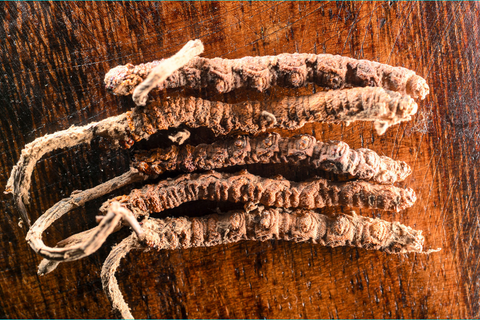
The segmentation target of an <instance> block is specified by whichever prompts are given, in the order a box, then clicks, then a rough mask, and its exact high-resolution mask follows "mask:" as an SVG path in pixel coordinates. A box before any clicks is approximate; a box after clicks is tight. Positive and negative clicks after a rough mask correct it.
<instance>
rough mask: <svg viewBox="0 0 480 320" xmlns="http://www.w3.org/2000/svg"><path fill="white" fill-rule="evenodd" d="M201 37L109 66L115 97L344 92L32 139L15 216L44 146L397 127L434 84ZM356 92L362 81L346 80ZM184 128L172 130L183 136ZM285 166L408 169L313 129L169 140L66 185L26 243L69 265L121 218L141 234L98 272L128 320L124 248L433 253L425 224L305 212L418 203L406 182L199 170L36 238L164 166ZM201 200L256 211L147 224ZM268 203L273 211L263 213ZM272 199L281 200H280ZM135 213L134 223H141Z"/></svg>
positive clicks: (144, 114) (118, 121)
mask: <svg viewBox="0 0 480 320" xmlns="http://www.w3.org/2000/svg"><path fill="white" fill-rule="evenodd" d="M202 52H203V45H202V43H201V42H200V41H199V40H195V41H190V42H188V43H187V44H186V45H185V46H184V47H183V48H182V49H181V50H180V51H179V52H178V53H177V54H175V55H174V56H172V57H171V58H168V59H165V60H162V61H154V62H152V63H147V64H142V65H139V66H133V65H131V64H128V65H126V66H119V67H116V68H114V69H112V70H110V71H109V72H108V74H107V75H106V77H105V82H106V86H107V88H108V89H110V90H112V91H113V92H114V93H115V94H130V93H133V100H134V102H135V103H136V105H137V106H143V105H145V104H146V102H147V98H148V93H149V92H150V90H152V89H153V88H156V87H157V88H159V89H165V88H174V87H181V86H185V87H190V88H195V89H200V88H213V89H215V90H217V91H218V92H220V93H224V92H229V91H231V90H234V89H236V88H241V87H245V86H250V87H253V88H256V89H257V90H259V91H264V90H266V89H268V88H270V87H271V86H274V85H278V86H286V87H300V86H304V85H306V84H308V83H314V84H317V85H320V86H323V87H329V88H334V89H342V90H335V91H327V92H319V93H316V94H313V95H309V96H302V97H284V98H281V99H277V100H274V101H261V102H259V101H246V102H242V103H237V104H227V103H223V102H214V101H208V100H203V99H200V98H192V97H179V98H173V99H168V100H166V101H162V102H155V103H150V104H149V105H148V106H146V107H145V108H140V107H136V108H134V109H133V110H132V111H129V112H126V113H124V114H122V115H119V116H116V117H111V118H108V119H105V120H103V121H100V122H96V123H91V124H89V125H87V126H83V127H74V126H73V127H71V128H69V129H67V130H64V131H60V132H57V133H54V134H51V135H46V136H44V137H42V138H39V139H36V140H35V141H34V142H32V143H29V144H28V145H26V147H25V149H24V150H22V155H21V157H20V160H19V162H18V164H17V165H16V166H14V168H13V170H12V174H11V176H10V178H9V180H8V182H7V187H6V192H7V193H13V195H14V200H15V203H16V205H17V208H18V209H19V212H20V214H21V217H22V219H23V221H24V222H25V223H26V225H27V226H30V221H29V218H28V213H27V211H26V208H25V205H24V201H25V202H27V203H28V190H29V188H30V183H31V174H32V171H33V168H34V166H35V164H36V162H37V161H38V160H39V159H40V158H41V157H42V156H43V155H44V154H46V153H48V152H51V151H53V150H56V149H59V148H66V147H72V146H75V145H78V144H80V143H89V142H91V140H92V139H94V138H95V137H98V136H99V137H104V138H108V139H110V140H111V141H112V142H113V144H112V145H114V146H117V145H118V144H120V145H123V146H125V147H130V146H131V145H132V144H133V143H134V142H135V141H139V140H141V139H148V138H149V137H150V136H151V135H152V134H154V133H156V132H157V131H158V130H165V129H168V128H174V127H178V126H180V125H185V126H187V127H191V128H196V127H207V128H210V129H211V130H212V131H213V132H214V133H215V134H216V135H226V134H229V133H234V132H243V133H247V134H251V135H256V134H259V133H262V132H263V131H265V130H266V129H270V128H281V129H289V130H292V129H297V128H300V127H302V126H303V125H304V124H305V123H308V122H339V121H345V122H347V123H349V122H351V121H373V122H374V126H375V129H376V130H377V132H378V134H383V133H384V132H385V130H386V129H387V128H388V127H389V126H391V125H395V124H398V123H399V122H401V121H406V120H410V118H411V116H412V115H413V114H415V113H416V111H417V105H416V103H415V102H414V100H413V99H412V98H410V97H409V96H407V95H406V94H408V95H411V96H412V97H413V98H421V99H423V98H424V97H425V95H426V94H428V92H429V88H428V85H427V84H426V82H425V80H424V79H423V78H421V77H419V76H417V75H416V74H415V72H413V71H410V70H407V69H404V68H400V67H392V66H388V65H384V64H380V63H376V62H371V61H366V60H355V59H351V58H345V57H340V56H332V55H313V54H281V55H278V56H266V57H245V58H243V59H237V60H228V59H220V58H215V59H206V58H200V57H198V55H199V54H200V53H202ZM355 86H360V87H363V88H351V89H343V88H350V87H355ZM188 135H189V132H186V133H182V134H179V135H175V136H170V137H169V138H170V139H171V140H172V141H178V142H179V143H183V141H184V140H185V139H186V138H188ZM279 162H283V163H292V164H304V165H308V166H311V167H314V168H321V169H325V170H330V171H332V172H334V173H342V174H343V173H347V174H350V175H352V176H355V177H357V178H359V179H370V180H373V181H375V182H379V183H394V182H395V181H400V180H403V179H404V178H405V177H406V176H407V175H408V174H409V173H410V168H409V167H408V165H406V164H405V163H404V162H401V161H394V160H392V159H390V158H387V157H381V156H379V155H378V154H376V153H375V152H373V151H371V150H368V149H358V150H352V149H350V148H349V147H348V145H346V144H345V143H343V142H339V141H333V142H327V143H322V142H319V141H316V140H315V138H314V137H312V136H308V135H302V136H297V137H293V138H285V139H283V138H281V137H280V136H279V135H278V134H265V135H262V136H260V137H256V138H250V137H247V136H240V137H237V138H233V139H227V140H224V141H217V142H215V143H213V144H212V145H199V146H196V147H192V146H185V147H182V148H180V147H176V146H173V147H171V148H170V149H168V150H167V151H166V150H160V149H159V150H153V151H147V152H144V153H140V154H138V155H137V156H136V161H135V163H134V166H133V167H131V168H130V171H129V172H127V173H125V174H123V175H121V176H118V177H116V178H114V179H111V180H110V181H107V182H105V183H103V184H101V185H99V186H97V187H94V188H91V189H88V190H85V191H77V192H74V193H72V195H71V196H70V197H69V198H66V199H63V200H61V201H60V202H58V203H57V204H55V205H54V206H53V207H52V208H50V209H49V210H47V211H46V212H45V214H44V215H42V216H41V217H40V218H39V219H38V220H37V221H36V222H35V223H34V225H33V226H32V228H31V229H30V230H29V231H28V233H27V237H26V240H27V242H28V243H29V244H30V246H31V247H32V248H33V249H34V250H35V252H37V253H39V254H40V255H42V256H43V257H44V258H45V259H44V260H43V261H42V262H41V263H40V266H39V273H40V274H46V273H49V272H51V271H52V270H54V269H55V268H56V267H57V266H58V264H59V263H61V262H63V261H72V260H77V259H80V258H82V257H85V256H87V255H89V254H91V253H93V252H95V251H96V250H97V249H98V248H99V247H100V246H101V245H102V244H103V243H104V242H105V239H106V238H107V237H108V235H110V234H111V233H112V232H115V231H116V230H118V229H120V228H121V227H122V225H123V224H122V221H123V223H126V224H128V225H130V226H131V227H132V228H133V229H134V231H135V233H134V234H132V235H131V236H129V237H128V238H127V239H125V240H123V241H122V242H121V243H120V244H119V245H117V246H116V247H115V248H114V249H113V250H112V252H111V253H110V255H109V256H108V258H107V260H106V262H105V264H104V267H103V269H102V283H103V286H104V289H105V291H106V292H107V295H108V296H109V298H110V299H111V300H112V304H113V306H114V309H115V310H118V311H119V312H120V313H121V315H122V316H123V317H126V318H132V315H131V313H130V311H129V308H128V306H127V305H126V303H125V301H124V300H123V297H122V294H121V292H120V290H119V288H118V284H117V281H116V279H115V277H114V274H115V271H116V269H117V268H118V265H119V263H120V259H121V258H123V257H124V256H125V255H126V254H127V253H128V252H129V251H130V250H131V249H157V250H160V249H170V250H172V249H184V248H191V247H208V246H213V245H219V244H225V243H231V242H236V241H241V240H256V241H265V240H269V239H283V240H287V241H295V242H302V241H310V242H312V243H318V244H322V245H324V246H330V247H336V246H354V247H359V248H365V249H372V250H381V251H384V252H387V253H408V252H417V253H430V252H433V251H435V250H428V251H426V252H424V251H423V241H424V238H423V236H422V235H421V231H416V230H413V229H411V228H409V227H406V226H404V225H402V224H400V223H398V222H395V223H390V222H386V221H383V220H379V219H370V218H365V217H359V216H357V215H355V214H353V215H352V216H349V215H338V216H336V217H327V216H325V215H322V214H319V213H317V212H314V211H312V210H311V209H314V208H323V207H326V206H347V207H358V208H376V209H383V210H397V211H398V210H401V209H404V208H407V207H410V206H411V205H413V203H414V202H415V200H416V197H415V193H414V192H413V190H411V189H402V188H397V187H394V186H392V185H376V184H370V183H368V182H365V181H350V182H331V181H328V180H325V179H313V180H311V181H306V182H291V181H288V180H285V179H283V178H282V177H277V178H275V179H268V178H262V177H258V176H254V175H252V174H249V173H247V172H245V171H242V172H240V173H238V174H226V173H217V172H207V173H204V174H187V175H184V176H181V177H179V178H177V179H168V180H166V181H162V182H160V183H158V184H156V185H146V186H144V187H143V188H141V189H136V190H133V191H132V192H131V193H130V195H128V196H126V195H124V196H120V197H116V198H114V199H113V200H109V201H107V202H106V203H105V204H104V205H103V206H102V208H101V211H103V212H104V213H106V214H105V215H104V216H102V217H99V218H98V220H100V224H99V225H98V226H97V227H95V228H92V229H90V230H87V231H84V232H82V233H79V234H75V235H73V236H71V237H69V238H67V239H65V240H63V241H61V242H59V243H58V244H57V246H56V247H54V248H51V247H48V246H46V245H45V244H44V243H43V240H42V234H43V232H44V231H45V230H46V229H47V228H48V227H49V226H50V225H51V224H52V223H53V222H55V221H56V220H58V219H59V218H60V217H62V216H63V215H64V214H65V213H67V212H69V211H71V210H72V209H74V208H76V207H78V206H80V205H83V204H85V203H86V202H87V201H90V200H92V199H95V198H97V197H99V196H102V195H104V194H107V193H109V192H111V191H112V190H115V189H118V188H120V187H122V186H126V185H128V184H130V183H132V182H138V181H143V180H146V179H147V178H149V177H150V176H155V175H157V174H160V173H163V172H164V171H165V170H175V169H182V170H185V171H194V170H197V169H203V170H205V169H213V168H222V167H225V166H231V165H243V164H250V163H279ZM196 200H214V201H230V202H240V203H248V204H249V206H250V207H252V206H253V208H252V209H245V210H244V211H232V212H229V213H227V214H225V215H209V216H205V217H202V218H167V219H164V220H159V219H150V218H149V215H150V213H152V212H161V211H164V210H167V209H171V208H174V207H178V206H179V205H181V204H182V203H185V202H189V201H196ZM263 206H266V207H268V208H265V207H263ZM274 207H275V208H274ZM137 219H141V220H142V225H140V224H139V222H138V221H137Z"/></svg>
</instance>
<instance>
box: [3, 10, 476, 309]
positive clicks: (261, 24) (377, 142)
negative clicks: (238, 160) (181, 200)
mask: <svg viewBox="0 0 480 320" xmlns="http://www.w3.org/2000/svg"><path fill="white" fill-rule="evenodd" d="M0 17H1V19H0V43H1V45H0V62H1V63H0V110H1V116H0V123H1V130H0V185H1V186H2V188H3V187H4V185H5V183H6V181H7V178H8V176H9V174H10V171H11V169H12V167H13V165H14V164H15V163H16V162H17V161H18V159H19V156H20V152H21V150H22V148H23V147H24V146H25V144H26V143H28V142H31V141H33V140H34V139H35V138H38V137H41V136H43V135H44V134H47V133H53V132H55V131H58V130H62V129H66V128H68V127H70V126H71V125H85V124H87V123H90V122H92V121H98V120H101V119H104V118H107V117H109V116H113V115H117V114H120V113H122V112H125V111H126V110H129V109H130V108H132V107H133V102H132V100H131V97H117V96H114V95H112V94H111V93H109V92H107V91H106V90H105V88H104V85H103V78H104V75H105V73H106V72H107V71H108V70H109V69H110V68H112V67H114V66H117V65H119V64H125V63H128V62H132V63H135V64H136V63H141V62H146V61H151V60H154V59H158V58H162V57H168V56H170V55H171V54H173V53H175V52H176V51H177V50H178V49H180V48H181V47H182V46H183V44H185V43H186V42H187V41H188V40H190V39H201V40H202V41H203V43H204V45H205V53H204V54H203V56H205V57H217V56H218V57H224V58H240V57H243V56H247V55H251V56H259V55H275V54H280V53H284V52H287V53H293V52H306V53H331V54H341V55H345V56H348V57H353V58H358V59H368V60H374V61H378V62H381V63H387V64H391V65H395V66H403V67H406V68H409V69H412V70H414V71H416V72H417V73H418V74H419V75H421V76H423V77H424V78H426V79H427V82H428V83H429V85H430V89H431V92H430V95H428V97H427V98H426V99H425V100H424V101H421V102H419V112H418V114H417V115H416V116H415V118H414V119H413V120H412V121H410V122H408V123H402V124H401V125H398V126H395V127H392V128H390V129H389V130H388V131H387V132H386V134H385V135H383V136H378V135H377V134H376V132H375V131H374V129H373V125H372V124H371V123H354V124H351V125H350V126H345V125H344V124H338V125H334V124H315V125H307V126H305V127H304V128H302V129H301V130H298V131H297V132H295V133H300V132H301V133H311V134H314V135H315V136H316V137H317V138H318V139H321V140H329V139H338V140H344V141H346V142H347V143H349V145H350V146H351V147H353V148H360V147H367V148H371V149H373V150H375V151H376V152H378V153H379V154H382V155H387V156H390V157H393V158H394V159H400V160H404V161H406V162H408V163H409V164H410V165H411V166H412V168H413V173H412V175H411V176H410V177H409V178H408V179H407V180H406V181H405V182H402V183H400V184H398V185H399V186H402V187H407V186H408V187H411V188H413V189H414V190H416V192H417V197H418V200H417V202H416V204H415V205H414V206H413V207H412V208H410V209H408V210H404V211H402V212H399V213H388V212H382V211H379V210H357V213H360V214H362V215H365V216H369V217H381V218H382V219H385V220H388V221H400V222H401V223H403V224H406V225H408V226H411V227H413V228H416V229H421V230H424V235H425V237H426V246H427V248H437V247H441V248H442V251H440V252H438V253H433V254H430V255H422V254H406V255H387V254H384V253H379V252H374V251H367V250H363V249H355V248H343V247H341V248H333V249H332V248H325V247H322V246H320V245H313V244H309V243H300V244H299V243H289V242H283V241H270V242H265V243H257V242H241V243H237V244H232V245H226V246H219V247H213V248H207V249H205V248H199V249H189V250H180V251H170V252H167V251H165V252H158V253H155V252H150V253H143V252H133V253H130V254H129V255H128V256H127V258H126V259H125V260H124V261H123V262H122V264H121V266H120V268H119V271H118V273H117V277H118V279H119V283H120V287H121V290H122V292H123V293H124V295H125V299H126V301H127V302H128V304H129V305H130V306H131V308H132V313H133V315H134V316H136V317H137V318H146V317H154V318H264V317H265V318H426V317H428V318H460V317H472V318H475V317H478V316H479V306H480V305H479V304H478V299H479V294H480V292H479V288H480V272H479V263H478V261H479V260H478V259H477V258H476V257H477V255H478V253H479V251H480V244H479V239H480V237H479V227H480V221H479V217H478V213H479V212H478V211H479V209H478V208H479V207H478V205H479V200H480V194H479V192H480V190H479V188H478V184H477V183H476V178H477V176H478V169H477V165H478V163H479V157H480V148H479V143H480V140H479V137H480V128H479V118H480V115H479V112H478V110H479V109H478V106H479V100H480V98H479V97H480V92H479V91H480V81H479V76H478V68H479V65H478V64H479V61H480V32H479V31H480V30H479V21H480V4H479V3H478V2H440V3H439V2H400V3H397V2H393V1H390V2H337V3H335V2H328V3H323V2H308V3H306V2H174V3H173V2H172V3H169V2H148V3H143V2H121V3H120V2H118V3H110V2H94V3H83V2H82V3H80V2H79V3H77V2H67V3H63V2H55V3H45V2H37V3H32V2H24V3H14V2H5V3H0ZM314 90H315V88H313V87H312V86H310V87H307V88H304V89H301V90H293V89H288V90H287V89H279V88H274V89H272V90H269V91H267V92H266V93H261V94H260V93H256V92H253V91H251V90H250V91H249V90H242V91H236V92H233V93H229V94H226V95H223V96H221V95H214V94H212V93H211V92H208V91H202V92H193V91H188V92H187V91H185V90H171V91H169V92H167V93H164V95H165V94H168V95H180V94H194V95H197V96H202V97H204V98H209V99H221V100H223V101H227V102H234V101H241V100H245V99H271V98H273V97H278V96H284V95H295V94H309V93H312V92H313V91H314ZM161 95H162V94H158V93H157V94H153V96H154V97H155V96H156V97H157V98H159V97H160V98H161ZM171 132H175V130H173V131H171ZM288 134H293V133H288ZM165 137H166V134H165V133H160V134H159V135H158V137H157V140H158V141H161V143H164V142H165V140H166V138H165ZM191 140H192V143H200V142H208V141H213V135H212V134H211V133H210V132H209V131H208V130H198V131H195V132H194V136H193V138H192V139H191ZM140 145H141V144H140ZM140 147H141V146H140ZM132 152H133V151H132V150H114V149H111V148H110V145H109V143H108V142H107V141H106V140H102V139H95V140H94V141H93V143H92V144H91V145H80V146H77V147H74V148H71V149H67V150H59V151H57V152H52V153H50V154H47V155H46V156H45V157H44V158H42V160H41V161H39V162H38V163H37V166H36V169H35V171H34V174H33V184H32V188H31V195H32V201H31V204H30V205H29V206H28V211H29V212H30V215H31V217H32V218H33V219H36V218H38V216H39V215H40V214H41V213H42V212H44V211H45V210H47V209H48V208H49V207H51V206H52V205H53V204H54V203H56V202H57V201H59V200H60V199H62V198H64V197H67V196H69V195H70V193H71V192H72V191H74V190H77V189H82V190H83V189H86V188H90V187H93V186H96V185H98V184H100V183H101V182H104V181H107V180H108V179H111V178H113V177H115V176H117V175H119V174H121V173H123V172H125V171H127V170H128V166H129V162H130V158H131V155H132ZM248 169H249V170H250V171H251V172H252V173H259V174H262V175H264V176H273V175H275V174H283V175H284V176H285V177H287V178H291V179H297V180H298V179H304V178H306V177H308V176H311V175H313V174H314V172H309V171H308V170H307V169H305V168H304V169H297V168H292V167H288V166H263V167H262V166H249V167H248ZM232 170H233V169H232ZM232 170H230V171H232ZM176 174H178V173H175V174H170V175H169V176H175V175H176ZM324 175H325V176H329V175H327V174H324ZM329 177H330V176H329ZM333 178H334V177H333ZM130 188H131V187H130ZM130 188H125V189H123V190H120V191H119V192H117V193H115V194H122V193H127V192H128V191H129V190H130ZM111 196H112V195H109V197H111ZM109 197H103V198H100V199H97V200H96V201H92V202H91V203H88V204H87V205H86V206H85V207H82V208H79V209H78V210H76V211H74V212H73V213H71V214H69V215H68V216H66V217H64V218H62V219H61V220H60V221H59V222H57V223H56V224H55V225H54V226H52V227H51V228H50V229H48V232H47V233H46V236H45V241H46V242H47V244H50V245H54V244H55V243H56V242H57V241H59V240H60V239H63V238H65V237H67V236H69V235H71V234H73V233H76V232H78V231H81V230H86V229H87V228H91V227H93V226H94V225H95V218H94V216H95V215H96V214H97V210H98V208H99V206H100V205H101V203H102V202H103V201H105V200H106V199H108V198H109ZM216 205H217V204H215V203H207V202H205V203H201V204H200V205H199V204H198V203H196V204H188V205H185V206H182V207H181V208H179V209H178V210H173V211H170V212H166V213H164V214H163V216H167V215H180V214H187V215H201V214H207V213H210V212H211V210H213V209H214V208H215V207H216ZM221 206H222V208H229V207H230V205H228V204H221ZM0 210H1V212H2V213H3V214H2V215H1V217H0V244H1V249H0V317H8V318H111V317H114V314H113V312H112V311H111V306H110V303H109V301H108V300H107V298H106V296H105V294H104V293H103V290H102V285H101V281H100V270H101V267H102V263H103V261H104V260H105V258H106V256H107V255H108V253H109V251H110V249H111V247H112V246H113V245H114V244H115V243H118V242H119V241H121V240H122V239H123V238H124V237H126V236H127V235H128V234H129V231H127V230H123V231H120V232H118V233H116V234H113V235H111V236H110V237H109V239H108V241H107V243H106V244H104V245H103V246H102V248H101V249H100V250H98V252H96V253H95V254H93V255H91V256H90V257H87V258H85V259H82V260H79V261H75V262H70V263H64V264H62V265H60V266H59V268H58V269H57V270H56V271H54V272H53V273H51V274H49V275H47V276H44V277H40V276H38V275H37V273H36V271H37V265H38V263H39V262H40V260H41V257H40V256H38V255H36V254H35V253H34V252H33V250H32V249H31V248H30V247H29V246H28V245H27V244H26V242H25V240H24V237H25V228H23V229H21V228H20V227H19V226H18V222H19V218H18V217H19V216H18V213H17V211H16V209H15V208H14V206H13V203H12V201H11V197H10V196H7V195H1V198H0ZM342 211H343V212H349V209H348V208H338V209H332V210H330V211H329V212H331V213H336V212H342Z"/></svg>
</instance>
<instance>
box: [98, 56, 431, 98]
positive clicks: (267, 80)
mask: <svg viewBox="0 0 480 320" xmlns="http://www.w3.org/2000/svg"><path fill="white" fill-rule="evenodd" d="M163 62H164V60H159V61H153V62H149V63H142V64H139V65H137V66H134V65H132V64H126V65H122V66H117V67H115V68H113V69H111V70H110V71H109V72H108V73H107V74H106V75H105V87H106V88H107V89H109V90H110V91H112V92H113V93H114V94H117V95H129V94H132V93H134V91H135V90H138V89H136V87H137V86H138V85H140V84H141V83H142V81H143V79H145V78H147V77H149V76H150V75H151V74H152V73H154V74H155V68H157V67H158V65H161V64H162V63H163ZM309 83H314V84H316V85H319V86H321V87H325V88H331V89H342V88H349V87H367V86H370V87H383V88H385V89H388V90H392V91H398V92H400V93H401V94H408V95H410V96H412V97H413V98H420V99H424V98H425V96H426V95H427V94H428V93H429V90H430V89H429V87H428V85H427V83H426V81H425V79H423V78H422V77H420V76H418V75H416V74H415V72H414V71H411V70H408V69H405V68H402V67H392V66H389V65H387V64H382V63H378V62H374V61H368V60H356V59H352V58H348V57H342V56H338V55H331V54H319V55H316V54H307V53H293V54H290V53H284V54H280V55H277V56H261V57H244V58H241V59H233V60H231V59H222V58H214V59H208V58H202V57H194V58H192V59H191V60H190V61H189V62H188V63H187V64H186V65H185V66H183V67H181V68H179V69H178V70H177V71H176V72H174V73H173V74H171V75H170V76H169V77H168V78H167V79H166V80H165V81H163V82H161V83H158V85H157V88H158V89H159V90H163V89H167V88H178V87H187V88H193V89H202V88H209V89H213V90H216V91H217V92H219V93H226V92H229V91H232V90H235V89H238V88H242V87H247V86H248V87H252V88H254V89H257V90H258V91H260V92H262V91H265V90H267V89H268V88H270V87H272V86H282V87H294V88H298V87H302V86H305V85H307V84H309ZM134 95H135V93H134ZM134 101H135V102H136V103H137V104H141V102H142V101H137V99H135V96H134Z"/></svg>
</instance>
